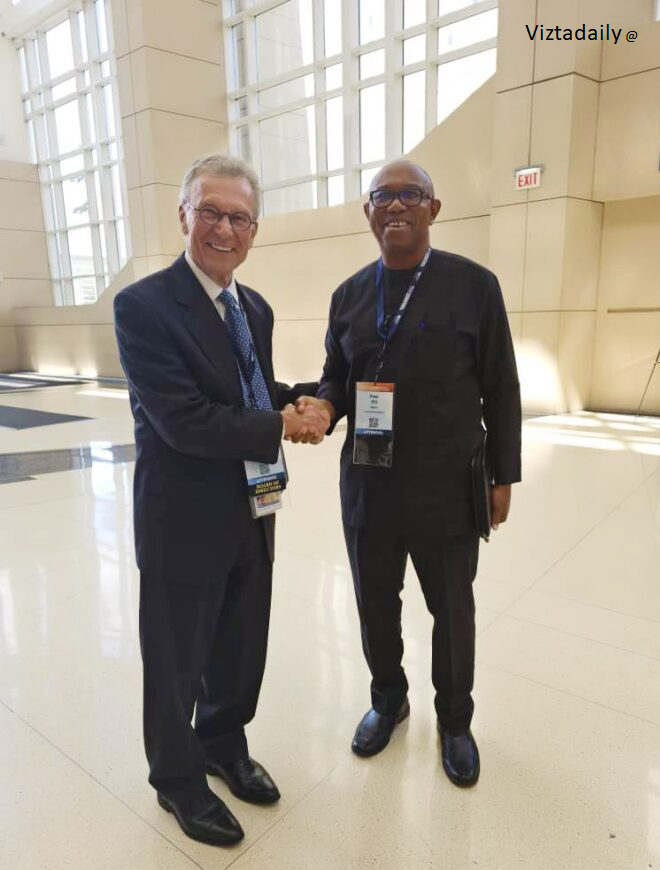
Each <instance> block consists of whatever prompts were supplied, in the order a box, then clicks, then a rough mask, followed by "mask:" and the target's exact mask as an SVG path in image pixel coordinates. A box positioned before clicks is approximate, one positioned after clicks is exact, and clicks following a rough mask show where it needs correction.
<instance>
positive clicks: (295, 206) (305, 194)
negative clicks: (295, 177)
mask: <svg viewBox="0 0 660 870" xmlns="http://www.w3.org/2000/svg"><path fill="white" fill-rule="evenodd" d="M317 205H318V196H317V186H316V182H315V181H308V182H305V183H304V184H293V185H291V186H290V187H280V188H278V189H277V190H265V191H264V212H265V213H266V214H281V213H283V212H287V211H300V210H302V209H306V208H316V207H317Z"/></svg>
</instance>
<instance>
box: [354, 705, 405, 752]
mask: <svg viewBox="0 0 660 870" xmlns="http://www.w3.org/2000/svg"><path fill="white" fill-rule="evenodd" d="M409 715H410V704H409V703H408V699H407V698H406V700H405V701H404V702H403V704H401V706H400V707H399V709H398V711H397V712H396V713H395V714H394V715H393V716H385V715H383V714H382V713H379V712H378V711H377V710H374V708H373V707H372V708H371V710H369V711H368V712H367V713H365V714H364V716H363V717H362V720H361V721H360V724H359V725H358V727H357V730H356V731H355V736H354V737H353V742H352V743H351V749H352V750H353V752H354V753H355V754H356V755H361V756H362V757H363V758H367V757H368V756H370V755H376V754H377V753H378V752H381V751H382V750H383V749H385V747H386V746H387V744H388V743H389V742H390V737H391V736H392V732H393V731H394V729H395V728H396V726H397V725H398V724H399V722H403V720H404V719H405V718H406V717H407V716H409Z"/></svg>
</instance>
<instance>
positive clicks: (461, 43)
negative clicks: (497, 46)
mask: <svg viewBox="0 0 660 870" xmlns="http://www.w3.org/2000/svg"><path fill="white" fill-rule="evenodd" d="M495 36H497V9H490V10H489V11H488V12H482V13H481V14H480V15H473V16H472V17H471V18H465V19H464V20H463V21H456V22H455V23H454V24H448V25H447V26H446V27H441V28H440V29H439V30H438V54H446V53H447V52H448V51H456V49H458V48H465V47H466V46H467V45H474V43H475V42H483V41H484V40H486V39H493V38H494V37H495Z"/></svg>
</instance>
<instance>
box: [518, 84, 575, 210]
mask: <svg viewBox="0 0 660 870" xmlns="http://www.w3.org/2000/svg"><path fill="white" fill-rule="evenodd" d="M574 80H575V76H572V75H567V76H562V77H561V78H558V79H553V80H552V81H549V82H541V83H540V84H538V85H534V98H533V103H532V133H531V157H530V164H532V165H533V166H536V165H538V164H539V163H540V164H542V165H543V166H544V167H545V169H544V172H543V177H542V186H541V187H540V188H537V189H535V190H531V191H530V192H529V200H530V202H532V201H533V200H541V199H549V198H550V197H553V196H566V194H567V193H568V167H569V157H570V144H571V126H572V122H573V112H572V105H573V90H574Z"/></svg>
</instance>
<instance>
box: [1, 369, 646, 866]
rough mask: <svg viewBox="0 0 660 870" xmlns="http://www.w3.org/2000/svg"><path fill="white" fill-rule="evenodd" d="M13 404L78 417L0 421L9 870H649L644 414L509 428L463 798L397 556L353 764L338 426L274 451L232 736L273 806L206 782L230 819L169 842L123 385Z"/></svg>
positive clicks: (35, 394)
mask: <svg viewBox="0 0 660 870" xmlns="http://www.w3.org/2000/svg"><path fill="white" fill-rule="evenodd" d="M6 403H7V404H11V405H12V406H14V407H19V408H26V409H32V410H39V411H47V412H51V413H58V414H70V415H75V416H80V417H88V418H90V419H85V420H79V421H76V422H69V423H62V424H56V425H52V426H41V427H38V428H34V429H23V430H13V429H8V428H2V429H0V455H6V456H9V455H11V454H27V453H35V454H39V455H40V456H41V459H40V460H39V463H37V464H36V465H35V464H34V462H33V463H32V464H31V465H30V463H29V461H27V460H26V463H25V468H30V469H31V471H32V474H31V476H32V479H17V478H20V467H19V466H20V464H19V465H16V460H15V459H12V462H13V463H14V465H13V466H12V467H13V468H14V470H15V471H16V468H18V472H17V473H16V474H15V475H14V478H13V479H14V480H15V482H5V483H0V771H1V773H2V787H1V788H0V865H1V866H2V867H3V868H7V870H15V868H16V870H17V868H21V870H60V868H62V870H64V868H73V870H88V868H92V867H93V868H95V870H103V868H112V870H189V868H195V867H197V868H224V867H229V866H233V867H235V868H236V870H312V868H314V870H323V868H333V870H362V868H367V867H373V868H377V870H402V868H406V870H431V868H446V870H474V868H475V867H479V868H483V870H523V868H524V870H592V868H593V870H596V868H597V870H647V868H660V420H657V419H655V420H654V419H651V418H640V419H637V420H635V419H633V418H627V417H620V416H615V415H607V414H588V413H582V414H577V415H571V416H565V417H544V418H537V419H531V420H528V421H527V422H526V424H525V432H524V444H525V456H524V468H525V482H524V484H521V485H520V486H518V487H516V489H515V492H514V503H513V510H512V514H511V518H510V521H509V523H508V524H507V525H506V526H504V527H502V529H501V530H500V531H499V532H498V533H497V534H496V535H494V538H493V540H492V542H491V543H490V544H488V545H484V546H483V547H482V553H481V564H480V572H479V577H478V580H477V583H476V595H477V603H478V631H479V638H478V663H477V677H476V691H475V698H476V715H475V721H474V731H475V734H476V736H477V738H478V741H479V745H480V748H481V756H482V776H481V780H480V782H479V784H478V785H477V787H476V788H475V789H473V790H470V791H459V790H457V789H456V788H454V787H453V786H452V785H450V783H449V782H448V780H447V779H446V778H445V776H444V775H443V772H442V768H441V766H440V764H439V760H438V746H437V736H436V731H435V727H434V719H433V705H432V692H431V688H430V683H429V672H430V645H429V637H430V618H429V616H428V614H427V613H426V611H425V609H424V606H423V601H422V598H421V594H420V591H419V589H418V588H417V584H416V582H415V578H414V574H413V572H412V571H411V572H410V575H409V581H410V582H409V583H408V584H407V587H406V590H405V593H404V635H405V645H406V652H405V663H406V667H407V670H408V674H409V678H410V683H411V707H412V715H411V718H410V720H409V721H408V722H406V723H405V724H404V725H403V726H402V727H401V728H400V729H399V730H398V731H397V733H396V736H395V738H394V740H393V742H392V744H391V745H390V747H389V748H388V749H387V750H386V751H385V752H384V753H383V754H382V755H380V756H378V757H376V758H373V759H370V760H361V759H358V758H356V757H355V756H353V755H352V754H351V753H350V751H349V743H350V738H351V736H352V733H353V729H354V727H355V724H356V723H357V721H358V720H359V718H360V716H361V715H362V713H363V712H364V711H365V709H366V708H367V706H368V675H367V670H366V667H365V665H364V663H363V661H362V656H361V652H360V644H359V634H358V625H357V619H356V614H355V609H354V604H353V600H352V591H351V583H350V577H349V573H348V570H347V563H346V557H345V554H344V547H343V540H342V534H341V528H340V523H339V510H338V495H337V476H338V475H337V458H338V452H339V447H340V438H341V436H339V437H333V438H330V439H327V440H326V441H325V442H324V443H323V444H322V445H321V446H320V447H317V448H311V447H304V446H291V447H289V449H288V459H289V465H290V470H291V472H292V478H293V479H292V484H291V487H290V494H289V498H288V501H289V503H288V505H287V507H286V510H285V511H283V512H282V514H281V516H280V518H279V520H278V543H277V548H278V556H277V561H276V566H275V593H274V603H273V620H272V632H271V643H270V651H269V660H268V666H267V672H266V678H265V682H264V689H263V693H262V698H261V703H260V709H259V713H258V715H257V718H256V720H255V722H254V723H253V724H252V725H251V726H250V729H249V738H250V745H251V749H252V752H253V754H254V755H255V756H256V757H257V758H258V759H260V760H262V761H263V762H264V763H265V764H266V765H267V767H268V768H269V770H270V771H271V772H272V774H273V775H274V777H275V778H276V779H277V782H278V783H279V785H280V787H281V790H282V793H283V798H282V801H281V803H280V804H279V805H277V806H275V807H270V808H256V807H252V806H248V805H242V804H240V802H239V801H237V800H236V799H234V798H233V797H232V796H231V795H229V796H228V794H227V792H226V789H225V788H224V786H223V785H222V784H221V783H219V782H218V781H217V780H213V781H212V786H213V787H214V788H215V789H217V791H218V793H219V794H220V795H221V796H222V797H223V798H226V800H227V802H228V804H229V805H230V806H231V807H232V809H233V810H234V811H235V812H236V814H237V815H238V817H239V818H240V820H241V822H242V823H243V826H244V827H245V829H246V838H245V840H244V842H243V843H242V844H241V845H240V846H239V847H238V848H237V849H234V850H222V849H213V848H211V847H207V846H204V845H201V844H198V843H194V842H193V841H191V840H189V839H187V838H186V837H184V836H183V835H182V833H181V832H180V830H179V828H178V827H177V825H176V823H175V821H174V820H173V818H172V816H170V815H167V814H165V813H164V812H163V811H162V810H160V809H159V808H158V806H157V804H156V802H155V800H154V795H153V792H152V791H151V790H150V788H149V786H148V785H147V783H146V766H145V762H144V758H143V753H142V744H141V734H140V684H141V674H140V660H139V651H138V643H137V589H138V578H137V573H136V569H135V567H134V564H133V550H132V538H131V506H130V502H131V476H132V471H133V466H132V463H131V458H132V455H131V452H130V449H127V448H126V447H122V448H121V449H117V450H114V451H113V449H112V447H113V445H118V446H121V445H130V443H131V439H132V426H131V419H130V412H129V407H128V401H127V397H126V394H125V392H123V391H122V390H119V389H106V388H104V387H102V386H99V385H96V384H82V385H77V386H62V387H57V388H49V389H45V390H31V391H29V392H25V393H14V394H12V395H11V397H7V402H6ZM48 451H53V453H52V454H50V455H51V456H53V457H59V458H53V461H52V463H51V464H50V465H49V461H48V459H47V457H48V456H49V453H48ZM66 455H77V456H79V457H82V459H81V460H80V461H79V462H74V463H69V464H66V462H65V464H64V466H63V465H62V457H63V456H66ZM43 457H46V459H45V460H44V458H43ZM0 458H1V456H0ZM35 468H36V469H37V471H38V473H36V474H34V470H35ZM63 468H64V469H66V470H63ZM49 469H50V470H49ZM24 476H28V475H24ZM8 479H9V478H8Z"/></svg>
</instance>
